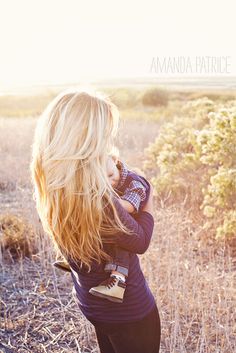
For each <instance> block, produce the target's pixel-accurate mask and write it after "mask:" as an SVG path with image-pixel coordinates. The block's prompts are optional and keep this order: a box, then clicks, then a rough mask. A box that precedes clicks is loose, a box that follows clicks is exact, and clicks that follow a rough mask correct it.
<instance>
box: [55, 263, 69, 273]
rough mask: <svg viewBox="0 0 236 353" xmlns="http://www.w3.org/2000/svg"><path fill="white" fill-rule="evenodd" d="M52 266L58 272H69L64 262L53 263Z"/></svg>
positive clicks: (67, 265)
mask: <svg viewBox="0 0 236 353" xmlns="http://www.w3.org/2000/svg"><path fill="white" fill-rule="evenodd" d="M53 266H55V267H57V268H59V269H60V270H63V271H66V272H71V269H70V266H69V264H68V263H67V262H66V261H55V262H54V263H53Z"/></svg>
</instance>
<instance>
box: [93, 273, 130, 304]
mask: <svg viewBox="0 0 236 353" xmlns="http://www.w3.org/2000/svg"><path fill="white" fill-rule="evenodd" d="M125 288H126V284H125V282H123V281H121V280H120V279H119V278H117V277H115V276H112V275H111V276H110V277H109V278H108V279H106V280H105V281H103V282H102V283H100V284H99V286H97V287H92V288H91V289H90V290H89V293H90V294H92V295H95V296H96V297H100V298H104V299H108V300H110V301H112V302H116V303H122V302H123V298H124V293H125Z"/></svg>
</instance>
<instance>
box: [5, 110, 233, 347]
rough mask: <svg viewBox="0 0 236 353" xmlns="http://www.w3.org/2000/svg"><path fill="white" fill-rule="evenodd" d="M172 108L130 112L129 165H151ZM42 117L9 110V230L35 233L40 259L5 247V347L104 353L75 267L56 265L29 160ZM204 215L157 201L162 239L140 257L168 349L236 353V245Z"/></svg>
mask: <svg viewBox="0 0 236 353" xmlns="http://www.w3.org/2000/svg"><path fill="white" fill-rule="evenodd" d="M179 104H181V103H179ZM170 107H171V108H170V109H171V110H170V111H168V112H165V110H164V108H160V109H161V110H159V115H157V116H158V118H156V119H155V118H153V111H151V110H150V109H144V108H143V111H141V110H140V109H141V108H140V109H137V111H138V112H139V113H138V115H136V116H132V117H130V116H129V114H131V112H132V108H129V109H123V110H122V111H121V117H122V121H121V127H120V132H119V138H118V147H119V148H120V154H121V158H122V159H124V160H125V161H126V162H127V164H129V165H130V166H134V167H139V168H142V162H143V161H144V159H145V156H144V152H143V151H144V148H145V147H147V146H148V143H149V142H152V141H153V140H154V139H155V137H156V136H157V135H158V131H159V128H160V123H161V122H162V121H163V119H164V118H165V117H167V118H168V116H170V115H171V114H174V106H171V105H170ZM176 109H177V108H176ZM133 114H134V113H133ZM149 114H150V117H151V118H150V119H148V115H149ZM36 120H37V117H21V118H19V117H11V116H8V117H6V116H3V117H1V118H0V159H1V164H0V224H1V229H0V236H1V237H3V234H5V232H6V230H9V234H12V236H13V237H15V238H17V237H19V239H18V240H19V246H20V243H21V242H22V241H24V239H28V243H27V244H28V246H29V247H31V248H32V252H33V255H32V256H31V258H29V257H27V256H23V252H21V254H22V255H21V256H20V257H19V258H18V259H17V260H15V254H14V253H12V252H11V251H10V247H9V248H7V247H5V250H4V251H2V253H1V259H0V263H1V274H0V280H1V297H0V298H1V302H0V303H1V304H0V305H1V326H0V352H1V353H14V352H18V353H26V352H30V353H54V352H57V353H74V352H81V353H89V352H90V353H92V352H93V353H98V352H99V350H98V347H97V343H96V339H95V333H94V330H93V327H92V325H90V323H89V322H88V321H86V319H85V318H84V317H83V316H82V315H81V313H80V311H79V309H78V306H77V304H76V301H75V299H74V296H73V292H72V280H71V278H70V275H69V274H67V273H63V272H60V270H57V269H55V268H53V266H52V262H53V260H54V257H55V254H54V252H53V250H52V244H51V242H50V240H49V239H48V237H47V235H46V234H44V233H43V231H42V228H41V224H40V222H39V220H38V216H37V212H36V210H35V205H34V201H33V198H32V186H31V183H30V175H29V169H28V168H29V162H30V154H31V143H32V138H33V131H34V127H35V124H36ZM147 177H148V175H147ZM198 217H199V215H198V214H195V215H194V217H193V216H192V215H191V216H190V215H189V213H188V210H187V209H186V208H185V207H184V204H175V205H174V204H173V205H168V206H167V205H166V204H165V201H164V200H160V199H156V207H155V228H154V233H153V238H152V241H151V245H150V247H149V249H148V251H147V252H146V253H145V254H144V255H142V256H140V261H141V264H142V268H143V271H144V273H145V276H146V278H147V281H148V283H149V285H150V287H151V290H152V291H153V293H154V295H155V298H156V302H157V305H158V308H159V312H160V317H161V325H162V332H161V352H162V353H235V352H236V309H235V308H236V285H235V284H236V255H235V251H234V248H233V247H231V246H230V245H229V244H228V243H226V242H223V241H222V242H221V243H219V244H216V243H215V242H214V241H212V239H207V238H206V234H204V233H203V230H202V229H201V226H200V224H199V222H198ZM9 236H10V235H9ZM131 353H133V352H131ZM144 353H145V352H144Z"/></svg>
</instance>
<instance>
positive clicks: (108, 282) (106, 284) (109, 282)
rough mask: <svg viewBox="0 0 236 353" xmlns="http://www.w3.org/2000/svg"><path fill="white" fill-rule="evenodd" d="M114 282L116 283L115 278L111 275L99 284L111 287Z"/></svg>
mask: <svg viewBox="0 0 236 353" xmlns="http://www.w3.org/2000/svg"><path fill="white" fill-rule="evenodd" d="M115 284H116V278H115V277H113V276H111V277H109V278H107V279H105V281H103V282H102V283H101V285H104V286H106V287H108V288H111V287H113V286H114V285H115Z"/></svg>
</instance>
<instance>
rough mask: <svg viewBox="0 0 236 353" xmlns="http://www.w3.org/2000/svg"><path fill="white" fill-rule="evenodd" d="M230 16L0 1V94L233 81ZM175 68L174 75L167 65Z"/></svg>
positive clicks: (197, 5) (102, 1) (212, 8)
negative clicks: (159, 78)
mask: <svg viewBox="0 0 236 353" xmlns="http://www.w3.org/2000/svg"><path fill="white" fill-rule="evenodd" d="M234 15H235V4H234V1H233V0H224V1H216V0H214V1H213V0H205V1H203V0H198V1H192V0H179V1H174V0H173V1H170V0H165V1H164V0H163V1H153V0H145V1H144V0H140V1H133V0H126V1H125V0H119V1H114V0H99V1H96V0H93V1H91V0H86V1H85V0H83V1H81V0H0V48H1V52H0V90H1V89H5V88H8V87H17V86H27V85H34V84H36V85H37V84H38V85H44V84H61V83H76V82H79V81H82V82H87V81H89V80H93V79H94V80H96V79H106V78H119V77H131V78H132V77H146V76H149V77H153V76H154V75H157V74H161V75H167V76H170V77H172V76H175V75H177V76H178V75H180V76H181V75H182V76H183V75H187V74H196V73H199V74H200V75H204V74H207V73H210V74H212V75H222V74H223V73H225V74H226V75H231V76H236V48H235V34H236V33H235V32H236V26H235V16H234ZM206 58H208V59H207V63H206V60H205V59H206ZM209 60H210V61H209ZM181 62H182V64H181V65H182V72H181V73H180V72H179V71H178V70H177V69H176V68H175V67H174V68H173V65H175V64H176V63H179V65H180V63H181ZM197 62H198V64H199V63H200V62H201V65H203V66H202V69H201V71H197V72H196V70H194V69H196V65H197ZM226 63H227V71H226V70H224V67H225V68H226ZM206 64H207V65H208V68H209V67H210V69H209V70H210V71H209V70H208V71H207V70H206ZM209 65H210V66H209ZM213 66H214V67H213ZM222 67H223V70H222ZM187 68H188V69H187ZM189 68H191V70H189ZM198 69H199V67H198ZM221 71H222V72H221Z"/></svg>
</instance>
